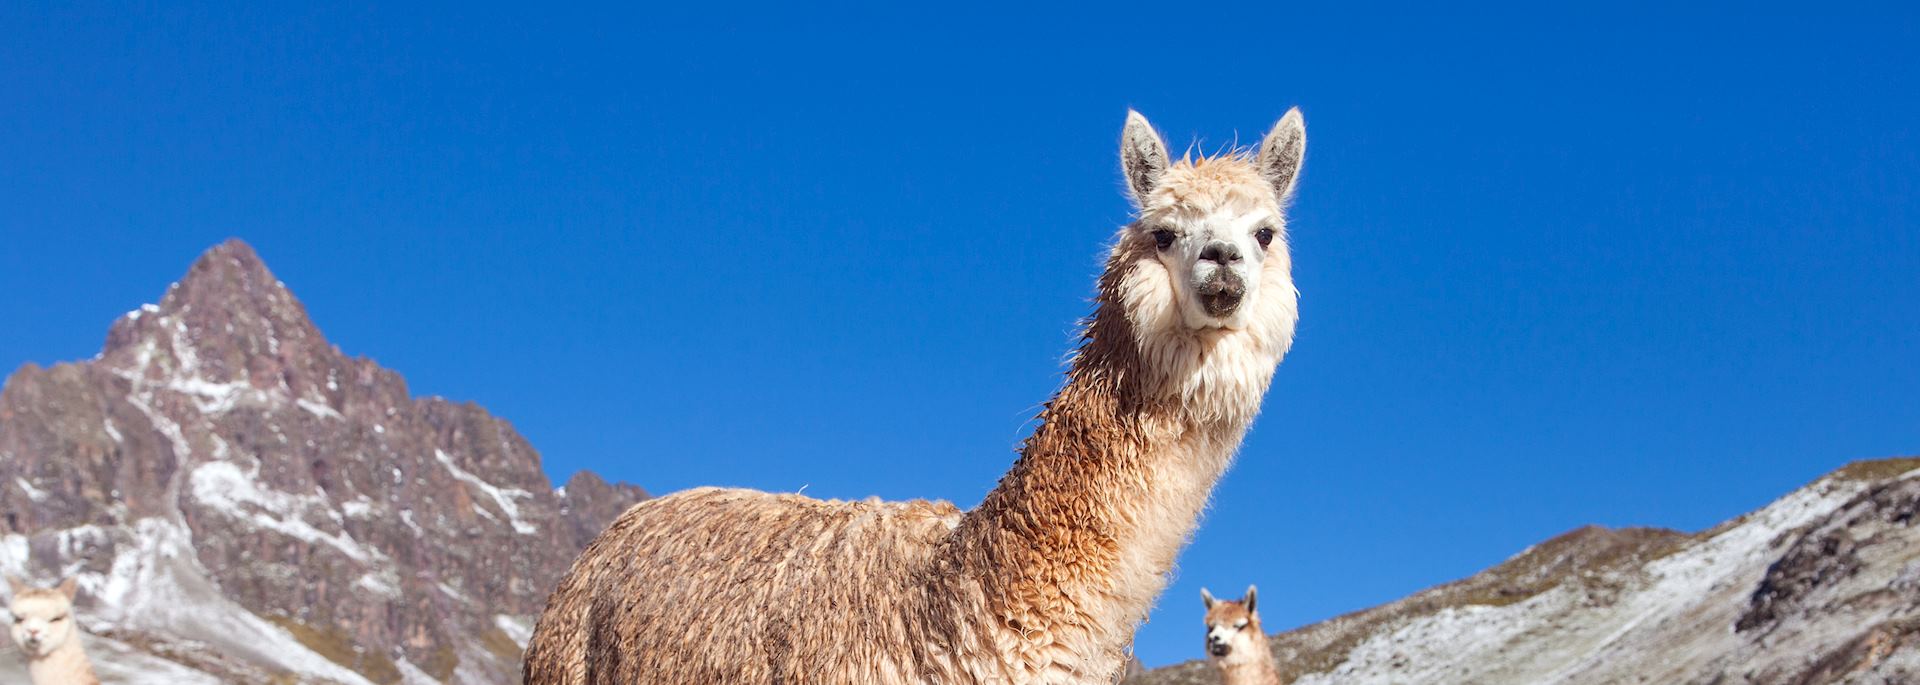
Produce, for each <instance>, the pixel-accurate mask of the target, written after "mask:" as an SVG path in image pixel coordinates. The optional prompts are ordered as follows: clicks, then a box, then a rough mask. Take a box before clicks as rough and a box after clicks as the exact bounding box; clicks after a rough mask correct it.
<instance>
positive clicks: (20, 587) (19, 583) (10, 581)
mask: <svg viewBox="0 0 1920 685" xmlns="http://www.w3.org/2000/svg"><path fill="white" fill-rule="evenodd" d="M7 590H8V591H10V592H12V593H13V596H15V597H19V596H20V593H22V592H26V591H27V583H26V581H23V580H20V579H19V578H15V577H13V576H7Z"/></svg>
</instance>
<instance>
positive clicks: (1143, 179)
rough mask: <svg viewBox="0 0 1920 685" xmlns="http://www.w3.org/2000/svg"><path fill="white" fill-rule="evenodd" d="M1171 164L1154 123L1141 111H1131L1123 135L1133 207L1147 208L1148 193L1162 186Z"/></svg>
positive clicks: (1123, 160) (1122, 157)
mask: <svg viewBox="0 0 1920 685" xmlns="http://www.w3.org/2000/svg"><path fill="white" fill-rule="evenodd" d="M1170 164H1171V162H1170V161H1168V159H1167V142H1166V141H1165V140H1163V139H1161V138H1160V133H1159V132H1158V131H1155V130H1153V124H1150V123H1147V118H1146V117H1143V116H1140V113H1139V112H1135V111H1133V110H1127V127H1126V129H1125V130H1123V131H1121V132H1120V171H1121V173H1123V174H1125V175H1126V177H1127V194H1128V195H1129V196H1131V197H1132V198H1133V206H1135V207H1145V206H1146V202H1147V194H1148V193H1151V192H1153V189H1154V187H1155V186H1157V185H1159V184H1160V177H1161V176H1162V175H1165V174H1166V173H1167V167H1168V166H1169V165H1170Z"/></svg>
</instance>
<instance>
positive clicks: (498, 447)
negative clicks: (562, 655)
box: [0, 240, 647, 683]
mask: <svg viewBox="0 0 1920 685" xmlns="http://www.w3.org/2000/svg"><path fill="white" fill-rule="evenodd" d="M646 496H647V495H646V493H645V492H644V491H642V490H641V489H639V488H637V487H634V486H631V485H624V484H620V485H615V484H610V483H606V482H605V481H603V480H601V479H599V478H598V477H597V476H593V475H591V474H584V475H576V476H574V478H573V479H572V480H571V481H569V487H568V488H564V489H560V490H556V489H555V488H553V486H552V483H551V482H550V481H549V480H548V478H547V476H546V474H545V473H544V472H543V471H542V469H541V465H540V455H539V452H538V451H536V450H535V449H534V448H533V446H532V445H531V444H530V443H528V442H527V440H526V439H525V438H524V437H522V436H521V435H520V434H519V433H518V432H517V431H515V430H514V429H513V427H512V426H511V425H509V424H508V423H507V422H505V421H503V420H501V419H499V418H497V417H495V416H493V415H492V414H490V413H488V412H487V411H486V410H485V409H482V408H481V407H479V406H478V405H475V404H472V403H456V402H449V401H446V400H443V399H440V398H434V397H426V398H415V397H413V396H411V395H410V394H409V392H408V390H407V387H406V383H405V381H404V380H402V379H401V377H400V376H399V374H397V373H394V372H393V371H390V370H387V369H384V368H381V367H380V366H379V365H378V364H375V363H374V362H373V361H371V360H368V359H364V358H350V357H347V356H346V355H344V354H342V353H341V352H340V351H339V350H338V349H337V348H335V347H333V346H332V345H331V344H330V343H328V342H327V340H326V338H325V337H324V336H323V335H322V334H321V332H320V329H319V328H318V327H316V326H315V325H314V323H313V322H312V321H311V320H310V319H309V317H308V314H307V311H306V309H305V307H304V306H302V305H301V304H300V302H299V300H298V299H296V298H295V297H294V295H293V293H292V292H290V291H289V290H288V288H287V287H286V285H285V284H283V283H281V282H280V281H279V280H278V279H277V278H275V277H274V275H273V273H272V272H271V271H269V270H268V269H267V267H266V265H265V264H264V263H263V262H262V261H261V260H260V258H259V256H258V255H257V254H255V253H254V251H253V249H252V248H251V247H249V246H248V245H247V244H246V243H243V242H240V241H238V240H232V241H228V242H226V243H224V244H221V245H219V246H216V247H214V248H213V249H211V250H209V251H207V252H206V253H205V254H203V255H202V256H201V257H200V258H199V259H198V260H196V261H195V262H194V264H193V266H192V268H191V269H190V270H189V271H188V272H187V274H186V276H185V277H183V278H182V279H181V280H180V281H179V282H178V283H175V284H174V285H173V286H171V287H170V288H168V289H167V291H166V294H165V295H164V296H163V297H162V298H161V299H160V300H159V302H158V303H157V304H151V305H145V306H142V307H140V308H138V309H136V310H134V311H131V312H128V313H127V314H126V315H124V316H122V317H121V318H120V319H118V320H117V321H115V322H114V323H113V325H112V328H111V330H110V332H109V334H108V337H107V343H106V345H105V347H104V349H103V350H102V352H101V354H100V356H99V357H98V358H96V359H94V360H91V361H84V362H78V363H70V364H60V365H56V366H54V367H52V368H47V369H40V368H37V367H32V366H28V367H23V368H22V369H21V371H20V372H19V373H16V374H15V375H14V376H13V377H12V378H9V379H8V380H7V383H6V386H5V388H4V389H0V511H4V512H5V513H6V515H5V516H4V518H0V571H4V572H7V573H13V574H18V575H24V576H28V577H34V576H39V577H43V578H52V577H55V576H59V575H65V574H75V573H77V576H78V578H79V580H80V584H81V587H82V590H83V599H82V600H81V612H80V613H81V616H82V618H83V620H84V621H86V622H87V627H88V628H89V629H92V630H93V631H94V632H95V633H97V634H104V635H108V636H118V637H116V638H114V639H120V640H122V645H121V646H123V647H127V648H128V649H133V650H135V651H143V652H144V653H147V654H148V656H152V657H154V658H158V659H161V660H162V661H168V660H171V661H172V662H173V663H175V664H176V665H177V666H181V667H186V668H190V669H193V670H197V671H199V672H201V673H205V674H212V676H213V677H216V678H218V679H221V680H225V681H229V682H264V681H267V680H285V679H287V678H285V677H284V676H292V679H293V680H296V681H302V682H305V681H309V680H311V681H326V682H343V683H360V682H380V683H388V682H401V681H405V682H409V683H419V682H502V681H505V680H508V679H511V675H512V673H514V672H515V670H516V668H517V657H518V649H519V645H521V644H523V643H524V640H525V637H526V631H527V629H528V628H530V622H531V618H532V615H533V614H534V613H535V612H537V611H538V609H539V608H540V606H541V605H542V602H543V601H544V599H545V595H546V592H547V590H548V589H549V588H550V587H551V585H552V583H553V582H554V581H555V580H556V579H557V578H558V577H559V576H560V574H561V573H562V572H563V571H564V570H565V569H566V566H567V564H568V563H570V562H571V560H572V558H573V557H574V555H575V554H577V553H578V551H579V549H580V548H581V547H583V546H584V545H585V544H586V542H587V541H588V540H589V539H590V538H591V537H592V536H593V535H594V534H595V533H597V532H598V531H599V530H600V528H601V527H603V526H605V524H606V522H607V521H608V520H611V519H612V518H613V516H614V515H616V514H618V513H619V512H620V511H622V510H624V509H625V508H626V507H627V506H631V505H632V504H633V503H635V502H637V501H639V500H641V499H644V498H645V497H646ZM196 645H197V646H196ZM209 646H212V647H215V648H217V649H214V650H213V651H214V652H216V653H215V654H209V653H208V647H209ZM183 655H184V656H183ZM194 655H198V656H194ZM188 657H192V658H188ZM216 657H217V658H216ZM0 661H3V660H0ZM188 662H191V663H188ZM148 665H149V666H151V665H152V664H148ZM5 675H6V672H5V670H4V664H3V663H0V680H6V677H5ZM183 678H184V676H183ZM110 682H111V679H110ZM166 682H194V681H193V680H192V679H191V678H186V679H180V678H175V679H171V680H167V681H166Z"/></svg>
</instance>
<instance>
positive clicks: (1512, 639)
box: [1128, 459, 1920, 685]
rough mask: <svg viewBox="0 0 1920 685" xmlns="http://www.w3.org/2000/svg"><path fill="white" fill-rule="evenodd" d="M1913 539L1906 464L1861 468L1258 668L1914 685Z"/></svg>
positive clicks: (1309, 674)
mask: <svg viewBox="0 0 1920 685" xmlns="http://www.w3.org/2000/svg"><path fill="white" fill-rule="evenodd" d="M1916 524H1920V459H1903V460H1888V461H1880V462H1863V463H1860V464H1855V465H1853V466H1850V467H1848V468H1846V469H1843V470H1841V471H1839V472H1837V473H1834V474H1832V475H1829V476H1827V477H1824V478H1821V479H1820V480H1818V481H1816V482H1814V483H1812V484H1810V485H1808V486H1806V487H1804V488H1801V489H1800V490H1797V491H1794V492H1793V493H1791V494H1788V495H1787V496H1785V497H1782V498H1781V499H1779V500H1778V501H1775V502H1774V503H1772V504H1771V505H1768V506H1767V507H1766V508H1764V509H1761V510H1759V511H1756V512H1753V513H1751V514H1748V515H1746V516H1743V517H1740V518H1738V519H1735V520H1733V521H1729V522H1727V523H1726V524H1723V525H1721V526H1719V527H1717V528H1714V529H1712V530H1709V531H1706V532H1703V533H1700V534H1698V535H1691V536H1685V535H1680V534H1678V533H1672V532H1670V531H1654V530H1626V531H1609V530H1603V529H1598V528H1587V529H1582V530H1578V531H1574V532H1572V533H1569V534H1567V535H1563V536H1561V537H1559V538H1555V539H1554V540H1551V541H1548V542H1546V543H1543V544H1541V545H1538V546H1535V547H1534V548H1532V549H1529V550H1526V551H1524V552H1521V553H1520V554H1519V555H1517V556H1515V557H1514V558H1513V559H1510V560H1508V561H1507V562H1505V563H1503V564H1501V565H1500V566H1498V567H1495V568H1493V569H1489V570H1488V571H1486V572H1483V573H1481V574H1479V575H1476V576H1474V577H1472V578H1468V579H1466V580H1462V581H1459V582H1456V583H1450V584H1447V585H1443V586H1440V587H1436V588H1433V589H1430V590H1427V591H1424V592H1421V593H1419V594H1416V595H1413V596H1412V597H1408V598H1406V599H1403V600H1400V601H1398V602H1394V603H1392V604H1388V605H1385V606H1382V607H1378V608H1374V609H1369V610H1367V611H1363V612H1359V613H1356V614H1351V615H1347V616H1342V617H1340V618H1337V619H1333V620H1331V621H1327V622H1325V623H1321V624H1316V625H1312V626H1307V627H1305V628H1301V629H1299V630H1295V631H1291V632H1288V633H1283V634H1280V635H1277V636H1275V637H1274V638H1273V647H1274V653H1275V655H1276V656H1277V657H1278V659H1279V660H1280V664H1281V668H1282V671H1283V674H1284V675H1285V677H1286V678H1287V682H1293V683H1303V684H1305V683H1311V684H1314V685H1322V684H1326V685H1331V684H1334V683H1340V684H1370V683H1400V684H1408V683H1436V684H1440V683H1479V684H1486V685H1499V684H1515V685H1520V684H1527V685H1533V684H1540V685H1547V684H1555V683H1560V684H1568V685H1572V684H1583V683H1663V684H1664V683H1675V684H1678V683H1700V684H1720V683H1726V684H1731V683H1808V684H1811V683H1860V684H1865V683H1920V526H1917V525H1916ZM1128 682H1129V683H1133V684H1134V685H1171V684H1174V683H1213V682H1218V678H1217V676H1215V675H1214V674H1213V673H1212V672H1211V671H1210V670H1209V668H1208V667H1207V666H1206V665H1205V664H1202V663H1188V664H1182V665H1179V666H1174V667H1169V668H1165V669H1160V670H1157V671H1154V672H1151V673H1149V674H1146V675H1142V676H1139V677H1137V678H1134V679H1132V680H1130V681H1128Z"/></svg>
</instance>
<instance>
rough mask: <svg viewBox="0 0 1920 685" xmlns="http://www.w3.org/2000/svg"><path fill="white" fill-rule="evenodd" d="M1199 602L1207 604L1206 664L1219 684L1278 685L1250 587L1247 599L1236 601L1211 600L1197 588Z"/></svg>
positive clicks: (1252, 588)
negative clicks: (1216, 671)
mask: <svg viewBox="0 0 1920 685" xmlns="http://www.w3.org/2000/svg"><path fill="white" fill-rule="evenodd" d="M1200 598H1201V599H1204V600H1206V602H1207V660H1208V661H1212V662H1213V665H1215V666H1218V667H1220V682H1221V683H1222V684H1223V685H1280V669H1279V667H1278V666H1276V665H1274V662H1273V650H1271V649H1268V648H1267V633H1266V631H1265V630H1262V629H1261V628H1260V614H1259V613H1258V612H1256V611H1254V606H1253V601H1254V587H1253V586H1252V585H1248V586H1247V596H1246V597H1243V598H1241V599H1240V600H1239V601H1234V600H1230V599H1214V598H1213V593H1211V592H1207V589H1206V588H1200Z"/></svg>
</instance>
